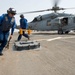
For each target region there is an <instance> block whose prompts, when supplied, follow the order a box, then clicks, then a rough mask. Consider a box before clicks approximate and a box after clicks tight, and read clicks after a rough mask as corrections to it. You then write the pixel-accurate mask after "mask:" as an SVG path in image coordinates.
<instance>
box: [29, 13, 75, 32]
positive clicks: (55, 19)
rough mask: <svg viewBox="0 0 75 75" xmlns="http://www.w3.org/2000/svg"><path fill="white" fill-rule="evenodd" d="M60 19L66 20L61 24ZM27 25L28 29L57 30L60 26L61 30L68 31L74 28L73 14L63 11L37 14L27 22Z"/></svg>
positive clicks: (74, 19) (74, 17)
mask: <svg viewBox="0 0 75 75" xmlns="http://www.w3.org/2000/svg"><path fill="white" fill-rule="evenodd" d="M61 20H66V21H67V22H66V24H63V23H62V22H61ZM28 26H29V28H30V29H32V30H37V31H50V30H51V31H52V30H57V31H58V30H59V29H60V28H62V30H63V31H70V30H74V29H75V16H74V15H72V14H65V13H51V14H47V15H42V16H41V15H39V16H37V17H35V18H34V20H33V21H32V22H30V23H28Z"/></svg>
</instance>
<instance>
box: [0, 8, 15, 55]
mask: <svg viewBox="0 0 75 75" xmlns="http://www.w3.org/2000/svg"><path fill="white" fill-rule="evenodd" d="M15 14H16V10H15V9H14V8H9V9H8V10H7V14H3V15H2V16H0V56H2V55H3V53H2V51H3V48H4V47H5V45H6V44H7V40H8V37H9V31H10V28H11V34H10V38H12V35H13V33H14V28H15V27H16V22H15V17H14V15H15Z"/></svg>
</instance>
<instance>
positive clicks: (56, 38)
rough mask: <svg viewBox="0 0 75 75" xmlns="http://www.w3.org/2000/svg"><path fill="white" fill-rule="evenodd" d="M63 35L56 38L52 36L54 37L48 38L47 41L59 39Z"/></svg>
mask: <svg viewBox="0 0 75 75" xmlns="http://www.w3.org/2000/svg"><path fill="white" fill-rule="evenodd" d="M61 38H62V37H56V38H52V39H48V40H47V41H53V40H57V39H61Z"/></svg>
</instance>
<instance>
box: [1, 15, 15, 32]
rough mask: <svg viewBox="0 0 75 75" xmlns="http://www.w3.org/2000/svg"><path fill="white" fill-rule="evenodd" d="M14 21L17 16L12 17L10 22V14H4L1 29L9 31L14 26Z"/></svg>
mask: <svg viewBox="0 0 75 75" xmlns="http://www.w3.org/2000/svg"><path fill="white" fill-rule="evenodd" d="M14 21H15V18H14V17H12V19H11V21H10V22H9V20H8V16H7V15H5V16H4V19H3V21H2V24H1V30H2V31H9V30H10V28H11V27H12V25H13V23H14Z"/></svg>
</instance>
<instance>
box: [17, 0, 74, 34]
mask: <svg viewBox="0 0 75 75" xmlns="http://www.w3.org/2000/svg"><path fill="white" fill-rule="evenodd" d="M66 9H75V8H60V7H59V6H58V0H55V4H54V6H53V7H52V8H51V9H46V10H38V11H30V12H23V13H19V14H29V13H38V12H44V11H54V12H53V13H50V14H45V15H39V16H36V17H34V19H33V20H32V21H31V22H29V23H28V29H31V30H37V31H58V34H63V33H65V34H68V33H69V32H70V31H71V30H75V15H73V14H67V13H58V12H57V11H59V10H66ZM19 27H20V26H17V29H19Z"/></svg>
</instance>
